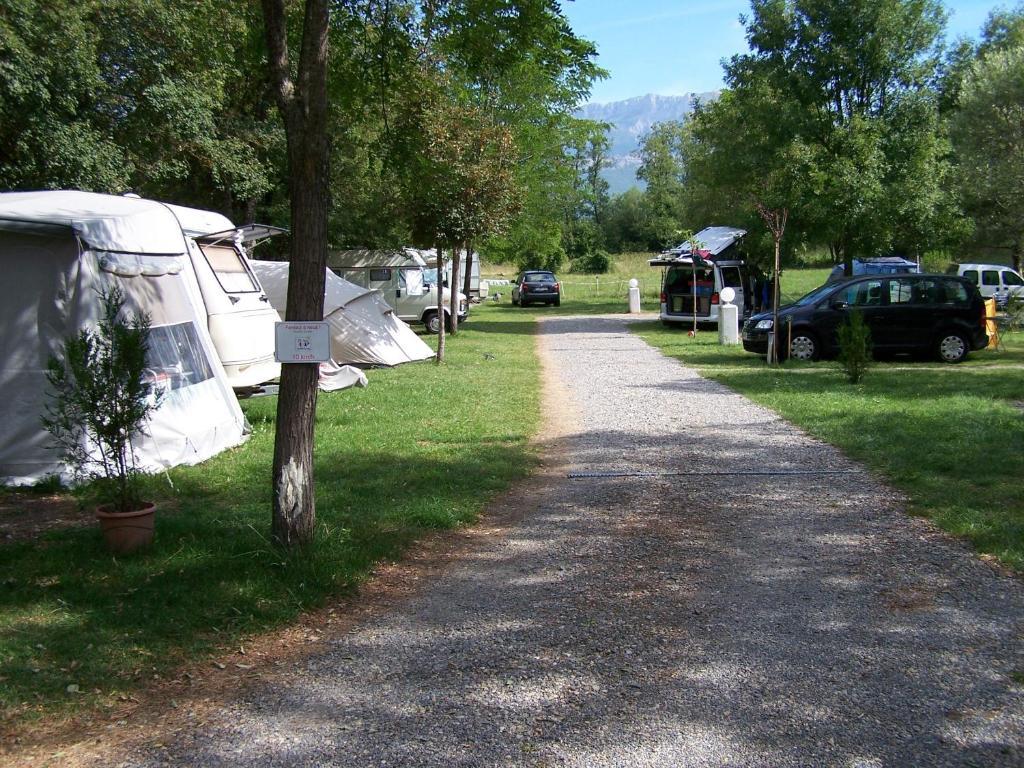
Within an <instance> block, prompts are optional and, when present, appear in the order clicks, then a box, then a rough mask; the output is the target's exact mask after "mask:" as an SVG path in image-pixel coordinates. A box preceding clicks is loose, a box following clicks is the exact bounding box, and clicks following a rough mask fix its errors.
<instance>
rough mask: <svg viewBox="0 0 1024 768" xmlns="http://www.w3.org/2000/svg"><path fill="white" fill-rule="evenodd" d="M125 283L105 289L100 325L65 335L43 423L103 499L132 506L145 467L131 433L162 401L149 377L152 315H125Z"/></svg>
mask: <svg viewBox="0 0 1024 768" xmlns="http://www.w3.org/2000/svg"><path fill="white" fill-rule="evenodd" d="M124 304H125V297H124V294H123V293H122V292H121V291H120V289H118V288H112V289H110V290H109V291H106V292H101V293H100V306H101V309H102V314H101V317H100V319H99V321H98V322H97V324H96V327H95V329H85V330H83V331H81V332H79V333H78V334H77V335H73V336H70V337H68V338H67V339H65V340H64V344H63V349H62V353H63V354H62V355H61V356H59V357H58V356H56V355H54V356H51V357H50V360H49V363H48V365H47V370H46V378H47V381H48V382H49V384H50V387H51V388H52V398H53V399H52V401H51V402H50V404H49V405H47V407H46V413H45V415H44V416H43V426H44V427H45V428H46V430H47V431H48V432H49V433H50V434H51V435H53V438H54V442H55V444H56V448H57V450H58V451H59V453H60V456H61V458H62V459H63V460H64V461H65V462H66V463H67V465H68V467H69V468H70V469H71V471H72V472H73V473H74V475H75V478H76V479H77V480H79V481H83V480H84V481H92V490H93V492H94V493H95V495H96V498H97V500H98V501H99V502H100V503H102V504H109V505H112V507H113V509H114V511H117V512H127V511H129V510H134V509H139V508H140V506H141V501H142V499H141V490H140V478H139V476H140V471H139V469H138V467H137V466H136V463H135V451H134V449H133V447H132V439H133V438H134V437H135V436H136V435H138V434H140V433H141V432H142V431H143V429H144V428H145V425H146V422H147V421H148V420H149V418H150V416H151V415H152V414H153V413H154V412H155V411H156V409H157V408H158V407H159V405H160V399H161V398H160V394H159V393H157V392H155V391H154V390H153V388H152V386H151V384H150V383H149V382H148V381H147V379H146V375H145V373H146V370H147V365H146V354H147V352H148V350H149V328H150V319H149V315H146V314H139V315H134V316H130V317H126V316H125V315H124V314H123V313H122V309H123V307H124Z"/></svg>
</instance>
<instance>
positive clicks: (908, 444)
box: [634, 323, 1024, 570]
mask: <svg viewBox="0 0 1024 768" xmlns="http://www.w3.org/2000/svg"><path fill="white" fill-rule="evenodd" d="M634 330H635V331H636V332H637V333H639V334H640V335H641V336H642V337H643V338H644V339H646V340H647V341H648V342H650V343H651V344H653V345H655V346H657V347H658V348H660V349H661V350H662V351H664V352H665V353H666V354H668V355H670V356H672V357H676V358H678V359H680V360H682V361H683V362H685V363H687V364H689V365H693V366H695V367H697V368H698V369H699V370H700V371H701V373H703V374H704V375H705V376H707V377H709V378H711V379H714V380H715V381H719V382H721V383H723V384H725V385H727V386H729V387H731V388H732V389H734V390H736V391H737V392H740V393H742V394H744V395H746V396H748V397H750V398H751V399H753V400H754V401H756V402H758V403H761V404H762V405H765V406H767V407H769V408H771V409H773V410H774V411H776V412H777V413H779V414H780V415H781V416H783V417H784V418H786V419H787V420H788V421H790V422H792V423H794V424H796V425H797V426H799V427H801V428H803V429H805V430H806V431H807V432H809V433H811V434H812V435H814V436H816V437H818V438H821V439H822V440H825V441H826V442H829V443H831V444H833V445H836V446H838V447H839V448H841V449H842V450H843V452H844V453H846V454H847V455H848V456H850V457H852V458H854V459H857V460H859V461H862V462H864V463H865V464H867V465H868V466H870V467H871V468H872V469H874V470H875V471H877V472H878V473H879V474H880V475H882V476H884V477H886V478H888V480H889V481H890V482H891V483H892V484H893V485H894V486H895V487H897V488H899V489H900V490H902V491H903V492H905V493H906V494H907V496H908V497H909V499H910V511H911V512H912V513H914V514H918V515H922V516H925V517H928V518H929V519H931V520H934V521H935V522H936V523H937V524H938V525H940V526H941V527H942V528H944V529H945V530H947V531H949V532H951V533H954V534H956V535H959V536H963V537H965V538H966V539H967V540H969V541H970V542H971V543H972V544H973V545H974V546H975V547H976V548H977V550H978V551H979V552H982V553H985V554H989V555H993V556H995V557H997V558H998V559H999V560H1000V561H1001V562H1003V563H1004V564H1006V565H1008V566H1010V567H1013V568H1015V569H1018V570H1024V410H1022V409H1024V334H1021V333H1016V334H1012V335H1010V336H1009V337H1008V338H1006V339H1005V343H1004V348H1003V349H1002V350H1000V351H993V350H985V351H981V352H975V353H973V354H972V355H971V356H970V358H968V360H967V361H966V362H965V363H962V364H960V365H942V364H939V363H929V362H914V361H904V360H896V361H893V362H884V363H876V364H875V365H874V366H873V367H872V368H871V369H870V370H869V371H868V374H867V377H866V378H865V379H864V381H863V382H861V383H860V384H858V385H851V384H849V383H848V382H847V380H846V378H845V376H844V375H843V374H842V372H841V371H840V369H839V366H838V364H837V363H834V362H820V363H806V364H801V363H798V362H795V361H791V362H789V363H786V365H784V366H782V367H776V368H769V367H768V366H767V365H766V364H765V362H764V360H763V359H762V358H759V357H757V356H755V355H751V354H747V353H745V352H743V351H742V350H741V349H738V348H736V347H722V346H720V345H719V344H718V339H717V334H716V333H715V332H703V333H699V334H698V336H697V338H696V339H690V338H688V337H687V336H686V335H685V334H683V333H681V332H680V331H677V330H675V329H665V328H663V327H661V326H660V324H656V323H644V324H639V325H637V326H634Z"/></svg>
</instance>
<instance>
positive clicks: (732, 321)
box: [718, 288, 740, 345]
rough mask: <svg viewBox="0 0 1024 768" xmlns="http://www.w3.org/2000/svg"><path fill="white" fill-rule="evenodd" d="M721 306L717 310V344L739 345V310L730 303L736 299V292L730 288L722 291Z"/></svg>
mask: <svg viewBox="0 0 1024 768" xmlns="http://www.w3.org/2000/svg"><path fill="white" fill-rule="evenodd" d="M721 297H722V302H723V303H722V305H721V306H720V307H719V308H718V343H719V344H723V345H724V344H739V343H740V323H739V317H740V310H739V307H737V306H736V305H735V304H733V303H731V302H732V300H733V299H734V298H736V291H734V290H733V289H732V288H723V289H722V294H721Z"/></svg>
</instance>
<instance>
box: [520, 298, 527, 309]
mask: <svg viewBox="0 0 1024 768" xmlns="http://www.w3.org/2000/svg"><path fill="white" fill-rule="evenodd" d="M519 306H520V307H522V308H523V309H526V299H524V298H522V297H520V299H519Z"/></svg>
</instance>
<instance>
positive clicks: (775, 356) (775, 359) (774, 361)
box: [769, 232, 782, 365]
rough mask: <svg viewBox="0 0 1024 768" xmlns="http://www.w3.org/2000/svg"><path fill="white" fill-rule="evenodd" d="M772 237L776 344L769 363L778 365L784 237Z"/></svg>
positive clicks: (773, 311)
mask: <svg viewBox="0 0 1024 768" xmlns="http://www.w3.org/2000/svg"><path fill="white" fill-rule="evenodd" d="M772 235H773V237H774V240H775V266H774V268H773V270H772V333H773V334H774V338H775V343H774V344H772V359H771V360H770V361H769V362H770V363H772V364H773V365H776V364H778V362H779V344H781V343H782V334H781V333H780V332H779V253H780V251H781V248H780V247H779V245H780V243H781V242H782V237H781V236H780V235H778V234H776V233H774V232H773V233H772Z"/></svg>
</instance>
